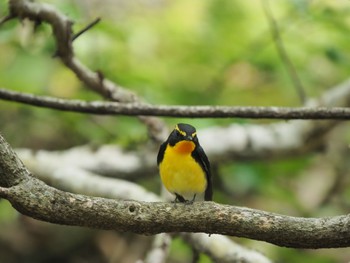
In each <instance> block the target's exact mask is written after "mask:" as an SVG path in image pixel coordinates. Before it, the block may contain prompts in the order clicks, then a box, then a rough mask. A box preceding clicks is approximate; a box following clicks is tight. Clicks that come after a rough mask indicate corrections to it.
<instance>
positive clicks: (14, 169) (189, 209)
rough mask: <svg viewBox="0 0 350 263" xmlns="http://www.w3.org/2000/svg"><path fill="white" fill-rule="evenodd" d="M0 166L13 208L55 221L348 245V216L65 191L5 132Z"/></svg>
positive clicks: (143, 230)
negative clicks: (35, 171) (34, 170)
mask: <svg viewBox="0 0 350 263" xmlns="http://www.w3.org/2000/svg"><path fill="white" fill-rule="evenodd" d="M0 170H1V177H0V185H1V186H5V187H6V186H7V188H8V191H7V193H6V195H5V198H6V199H8V200H9V201H10V202H11V204H12V205H13V206H14V208H16V209H17V210H18V211H19V212H21V213H23V214H25V215H28V216H31V217H33V218H36V219H40V220H43V221H47V222H51V223H57V224H65V225H74V226H85V227H92V228H98V229H114V230H116V231H121V232H124V231H128V232H133V233H138V234H157V233H164V232H204V233H208V234H224V235H231V236H237V237H246V238H251V239H256V240H263V241H266V242H270V243H273V244H276V245H279V246H286V247H296V248H329V247H347V246H350V215H342V216H335V217H324V218H301V217H291V216H284V215H279V214H275V213H268V212H264V211H259V210H255V209H249V208H245V207H235V206H229V205H220V204H217V203H214V202H196V203H194V204H193V205H191V206H189V205H186V204H179V205H177V206H176V207H175V206H174V205H173V204H169V203H159V202H154V203H147V202H137V201H120V200H118V201H117V200H113V199H105V198H98V197H88V196H83V195H76V194H71V193H67V192H63V191H60V190H57V189H55V188H52V187H49V186H48V185H46V184H44V183H43V182H42V181H40V180H38V179H36V178H34V177H32V176H31V174H30V172H29V171H28V170H27V169H26V168H25V167H24V165H23V164H22V163H21V161H20V160H19V159H18V157H17V156H16V154H15V153H14V152H13V150H11V148H10V146H9V145H8V144H7V142H6V141H5V140H4V138H3V137H1V136H0ZM91 218H94V220H90V219H91ZM198 222H201V223H200V224H198Z"/></svg>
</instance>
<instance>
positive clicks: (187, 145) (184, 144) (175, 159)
mask: <svg viewBox="0 0 350 263" xmlns="http://www.w3.org/2000/svg"><path fill="white" fill-rule="evenodd" d="M194 148H195V144H194V143H193V142H191V141H181V142H178V143H177V144H176V145H175V146H170V145H168V146H167V147H166V150H165V152H164V157H163V160H162V162H161V163H160V165H159V172H160V177H161V179H162V182H163V184H164V186H165V187H166V188H167V190H168V191H169V192H171V193H177V194H179V195H181V196H183V197H184V198H186V199H192V198H193V195H194V194H200V193H203V192H204V191H205V188H206V186H207V180H206V175H205V172H204V171H203V169H202V167H201V166H200V165H199V163H198V162H196V161H195V160H194V159H193V157H192V156H191V153H192V151H193V150H194Z"/></svg>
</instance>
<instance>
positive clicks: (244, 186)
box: [0, 0, 350, 263]
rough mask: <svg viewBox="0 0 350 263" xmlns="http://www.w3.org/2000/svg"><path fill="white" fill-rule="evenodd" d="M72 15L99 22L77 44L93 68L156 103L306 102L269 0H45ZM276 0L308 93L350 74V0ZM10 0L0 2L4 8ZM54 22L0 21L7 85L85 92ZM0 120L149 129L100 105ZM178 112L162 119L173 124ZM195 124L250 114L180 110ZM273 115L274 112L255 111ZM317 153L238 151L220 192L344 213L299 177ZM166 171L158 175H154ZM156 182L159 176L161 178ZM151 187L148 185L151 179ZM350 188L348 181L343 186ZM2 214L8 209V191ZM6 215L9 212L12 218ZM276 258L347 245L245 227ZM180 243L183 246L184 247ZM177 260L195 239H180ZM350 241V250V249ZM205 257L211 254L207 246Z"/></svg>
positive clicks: (44, 136)
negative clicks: (216, 115)
mask: <svg viewBox="0 0 350 263" xmlns="http://www.w3.org/2000/svg"><path fill="white" fill-rule="evenodd" d="M45 2H49V3H52V4H53V5H54V6H55V7H56V8H58V9H59V10H61V11H62V12H63V13H65V14H66V15H68V16H69V17H71V18H72V19H73V20H74V21H75V25H74V30H75V31H78V30H79V29H81V28H83V27H84V26H85V25H86V24H88V23H89V22H91V21H92V20H93V19H94V18H96V17H97V16H98V17H101V18H102V22H100V23H99V24H98V25H97V26H95V27H94V28H93V29H92V30H90V31H88V32H87V33H85V34H84V35H82V36H81V37H79V38H78V39H77V40H76V41H74V48H75V53H76V56H77V57H79V58H80V59H81V60H82V61H83V62H84V63H86V65H87V66H88V67H90V68H91V69H93V70H101V71H102V72H103V73H104V75H105V76H106V77H107V78H109V79H111V80H113V81H115V82H116V83H118V84H120V85H122V86H124V87H126V88H128V89H130V90H133V91H135V92H136V93H137V94H138V95H139V96H140V97H142V98H144V99H145V100H146V101H147V102H150V103H154V104H171V105H172V104H187V105H202V104H208V105H249V106H272V105H276V106H299V105H301V102H300V100H299V98H298V96H297V92H296V90H295V88H294V86H293V82H292V81H291V78H290V75H289V74H288V72H287V71H286V69H285V64H284V62H283V61H282V60H281V57H280V56H279V54H278V52H277V51H276V46H275V43H274V41H273V39H272V35H271V29H270V28H269V24H268V21H267V19H266V16H265V14H264V11H263V7H262V4H263V3H264V2H265V1H257V0H251V1H245V0H237V1H232V0H220V1H214V0H192V1H188V0H176V1H166V0H158V1H147V0H144V1H115V2H113V1H68V0H64V1H55V0H51V1H45ZM270 6H271V10H272V12H273V14H274V17H275V20H276V22H277V25H278V27H279V30H280V34H281V37H282V38H283V42H284V46H285V50H286V52H287V53H288V55H289V57H290V59H291V61H292V62H293V64H294V66H295V68H296V71H297V73H298V76H299V77H300V79H301V82H302V84H303V87H304V90H305V92H306V94H307V96H308V97H313V96H318V95H320V94H322V92H324V91H325V90H326V89H328V88H329V87H332V86H334V85H336V84H338V83H340V82H341V81H343V80H344V79H346V78H347V77H348V75H349V66H350V62H349V61H350V49H349V43H350V35H349V33H348V32H349V29H350V20H349V15H350V3H349V1H346V0H337V1H331V0H322V1H321V0H320V1H308V0H290V1H286V0H284V1H270ZM6 13H7V3H6V2H5V1H1V2H0V15H1V16H4V15H5V14H6ZM54 52H55V45H54V42H53V40H52V37H51V29H50V28H49V26H48V25H45V24H43V25H41V26H40V27H38V28H36V29H35V30H34V29H33V27H32V25H31V23H30V22H28V21H23V22H22V23H19V22H18V21H17V20H13V21H10V22H8V23H6V24H5V25H3V26H2V27H1V28H0V86H1V87H3V88H8V89H12V90H17V91H23V92H29V93H34V94H45V95H49V96H57V97H63V98H79V99H85V100H98V99H101V98H100V97H99V96H98V95H96V94H94V93H92V92H90V91H88V90H87V89H86V88H85V87H84V86H83V85H82V83H80V82H79V80H78V79H77V78H76V77H75V76H74V74H73V73H72V72H70V71H69V70H67V69H66V68H65V67H64V66H63V65H62V64H61V63H60V61H59V60H58V59H53V58H52V55H53V54H54ZM0 111H1V114H0V123H1V124H2V125H1V132H2V133H3V134H4V135H5V137H6V138H7V139H8V141H9V142H10V143H11V145H12V146H14V147H28V148H32V149H66V148H68V147H71V146H76V145H81V144H96V145H100V144H106V143H117V144H121V145H123V146H125V147H127V148H133V147H136V146H137V145H138V144H140V143H142V142H145V141H146V140H147V132H146V129H145V128H144V126H143V125H142V124H141V123H139V122H138V121H137V120H136V119H135V118H131V117H107V116H104V117H101V116H91V115H90V116H89V115H82V114H75V113H64V112H58V111H53V110H48V109H40V108H32V107H29V106H25V105H17V104H13V103H8V102H1V103H0ZM179 120H180V119H166V121H167V122H168V123H169V125H171V126H172V125H173V124H174V123H176V122H177V121H179ZM181 121H188V122H191V123H193V124H194V125H195V126H197V127H198V128H205V127H209V126H212V125H227V124H229V123H232V122H240V123H247V122H250V121H249V120H215V119H200V120H181ZM254 122H261V123H266V122H267V121H254ZM315 158H317V156H316V157H315V155H312V154H310V155H308V156H301V157H298V158H293V159H288V160H279V161H265V162H263V161H261V162H238V161H237V162H234V163H233V164H232V165H231V164H229V165H225V166H220V167H219V168H218V171H217V173H218V176H219V177H220V179H221V180H222V181H223V182H224V185H225V186H226V188H225V189H224V190H223V191H220V192H216V199H217V201H220V202H224V203H232V204H238V205H246V206H250V207H255V208H259V209H265V210H269V211H275V212H280V213H285V214H292V215H310V214H311V215H313V216H318V215H322V214H329V215H332V214H336V213H338V212H339V213H340V212H342V211H340V210H339V208H338V207H335V208H334V207H333V206H332V205H331V204H330V205H329V206H326V207H322V209H320V210H317V211H305V210H303V209H302V208H301V205H300V202H301V200H298V199H297V198H296V196H295V188H294V186H295V181H297V180H299V179H300V177H302V176H301V175H300V174H301V173H302V171H303V170H304V169H306V168H307V167H308V166H309V165H310V164H312V163H313V162H315ZM155 181H156V182H158V181H157V180H155ZM154 184H155V185H154V186H153V187H154V189H157V187H158V184H157V183H154ZM151 187H152V186H151ZM347 195H349V194H348V193H344V198H345V197H346V196H347ZM0 206H3V208H2V207H1V211H2V212H1V218H8V217H10V218H11V216H9V214H10V213H11V212H10V211H11V210H10V209H8V208H6V207H7V206H6V204H4V203H0ZM4 220H5V219H4ZM237 241H238V242H243V243H246V244H247V245H248V246H253V247H254V248H257V249H260V250H261V251H264V253H265V254H266V255H267V256H268V257H270V258H272V259H274V260H276V262H324V263H326V262H327V263H331V262H340V261H342V260H345V259H346V258H347V260H349V258H350V253H349V251H347V250H346V249H338V250H318V251H306V250H295V249H283V248H277V247H275V246H272V245H268V244H265V243H262V242H254V241H248V240H243V241H242V239H237ZM179 250H181V251H182V250H183V251H184V252H183V253H180V254H179V253H178V251H179ZM172 251H176V252H175V253H171V255H172V256H171V259H170V260H171V262H183V261H181V260H180V259H178V261H177V260H176V257H177V256H179V255H184V256H183V257H184V258H183V259H182V260H186V258H188V257H189V254H190V251H188V249H187V248H186V245H185V244H182V243H181V241H176V242H174V246H173V249H172ZM343 252H344V253H343ZM201 262H210V260H209V259H207V258H205V257H203V258H201Z"/></svg>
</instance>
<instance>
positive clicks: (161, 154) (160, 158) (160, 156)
mask: <svg viewBox="0 0 350 263" xmlns="http://www.w3.org/2000/svg"><path fill="white" fill-rule="evenodd" d="M167 144H168V141H165V142H163V143H162V145H161V146H160V148H159V152H158V155H157V165H159V164H160V163H161V161H163V158H164V153H165V149H166V146H167Z"/></svg>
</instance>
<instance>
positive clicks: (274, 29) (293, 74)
mask: <svg viewBox="0 0 350 263" xmlns="http://www.w3.org/2000/svg"><path fill="white" fill-rule="evenodd" d="M262 6H263V9H264V13H265V15H266V18H267V20H268V22H269V25H270V30H271V34H272V36H273V39H274V40H275V41H274V43H275V45H276V49H277V52H278V54H279V55H280V57H281V60H282V62H283V64H284V66H285V68H286V70H287V72H288V74H289V77H290V79H291V80H292V82H293V85H294V87H295V89H296V91H297V93H298V96H299V99H300V101H301V102H302V103H303V104H304V103H305V101H306V94H305V90H304V87H303V85H302V83H301V81H300V78H299V76H298V73H297V71H296V69H295V67H294V65H293V63H292V61H291V60H290V58H289V56H288V53H287V51H286V49H285V47H284V43H283V40H282V38H281V34H280V32H279V28H278V25H277V22H276V20H275V19H274V17H273V14H272V11H271V8H270V2H269V0H262Z"/></svg>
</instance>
